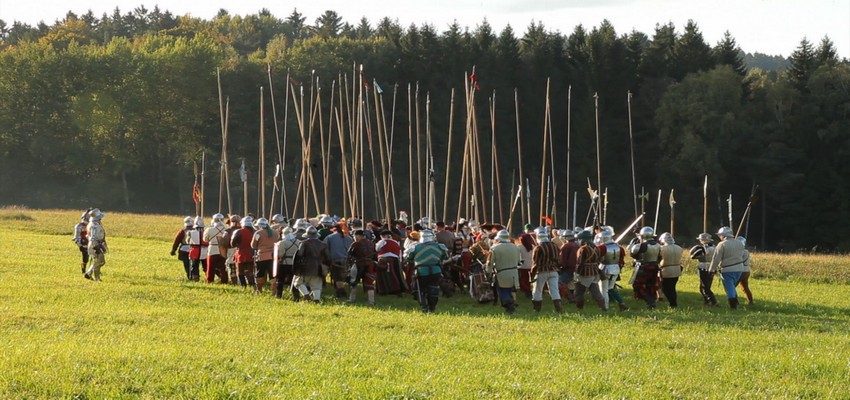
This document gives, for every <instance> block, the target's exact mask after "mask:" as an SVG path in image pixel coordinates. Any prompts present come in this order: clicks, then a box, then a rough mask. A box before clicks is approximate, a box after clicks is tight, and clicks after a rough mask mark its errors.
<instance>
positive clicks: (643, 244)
mask: <svg viewBox="0 0 850 400" xmlns="http://www.w3.org/2000/svg"><path fill="white" fill-rule="evenodd" d="M638 235H639V236H638V239H639V240H640V241H639V242H636V243H634V244H632V245H631V246H629V253H630V254H631V256H632V258H634V259H635V272H634V275H633V277H632V280H633V281H632V282H631V283H632V286H633V287H634V294H635V298H636V299H641V300H644V301H646V307H647V308H648V309H650V310H652V309H654V308H655V302H656V300H657V292H658V262H659V261H660V260H661V246H659V245H658V242H657V241H656V240H655V230H653V229H652V228H651V227H648V226H644V227H643V228H641V229H640V231H639V232H638Z"/></svg>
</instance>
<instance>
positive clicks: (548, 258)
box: [531, 227, 564, 313]
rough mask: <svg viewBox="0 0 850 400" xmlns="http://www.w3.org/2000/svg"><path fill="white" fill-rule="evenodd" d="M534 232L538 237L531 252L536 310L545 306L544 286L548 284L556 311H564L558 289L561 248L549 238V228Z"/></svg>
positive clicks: (541, 228)
mask: <svg viewBox="0 0 850 400" xmlns="http://www.w3.org/2000/svg"><path fill="white" fill-rule="evenodd" d="M534 234H535V236H536V237H537V245H536V246H534V250H533V251H532V252H531V260H532V263H531V286H532V288H533V289H532V295H531V304H532V305H533V307H534V311H536V312H540V309H541V308H542V307H543V286H548V287H549V297H551V298H552V303H553V304H554V306H555V311H556V312H558V313H562V312H564V309H563V307H561V293H560V291H559V290H558V287H559V286H558V269H560V268H559V264H558V261H559V260H558V255H559V249H558V247H557V246H555V244H554V243H552V242H551V241H550V240H549V229H546V228H544V227H539V228H537V229H536V230H535V231H534Z"/></svg>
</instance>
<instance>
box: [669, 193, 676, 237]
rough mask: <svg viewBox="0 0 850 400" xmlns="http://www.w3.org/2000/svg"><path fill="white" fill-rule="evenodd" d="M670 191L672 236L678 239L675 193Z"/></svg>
mask: <svg viewBox="0 0 850 400" xmlns="http://www.w3.org/2000/svg"><path fill="white" fill-rule="evenodd" d="M674 190H675V189H670V235H671V236H673V237H676V233H675V232H676V199H674V198H673V191H674Z"/></svg>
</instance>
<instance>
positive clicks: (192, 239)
mask: <svg viewBox="0 0 850 400" xmlns="http://www.w3.org/2000/svg"><path fill="white" fill-rule="evenodd" d="M186 235H187V241H188V242H189V260H190V262H191V263H190V265H191V273H190V274H189V280H190V281H194V282H197V281H198V280H200V277H201V273H200V271H201V268H203V269H204V273H206V271H207V244H208V243H207V242H206V241H204V219H203V218H202V217H200V216H197V217H195V224H194V225H193V226H192V230H190V231H186Z"/></svg>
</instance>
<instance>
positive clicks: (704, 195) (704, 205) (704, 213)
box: [702, 175, 708, 232]
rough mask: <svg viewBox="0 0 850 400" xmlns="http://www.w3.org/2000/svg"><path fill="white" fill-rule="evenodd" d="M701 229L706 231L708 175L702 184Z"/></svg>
mask: <svg viewBox="0 0 850 400" xmlns="http://www.w3.org/2000/svg"><path fill="white" fill-rule="evenodd" d="M702 231H703V232H708V175H706V176H705V183H703V185H702Z"/></svg>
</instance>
